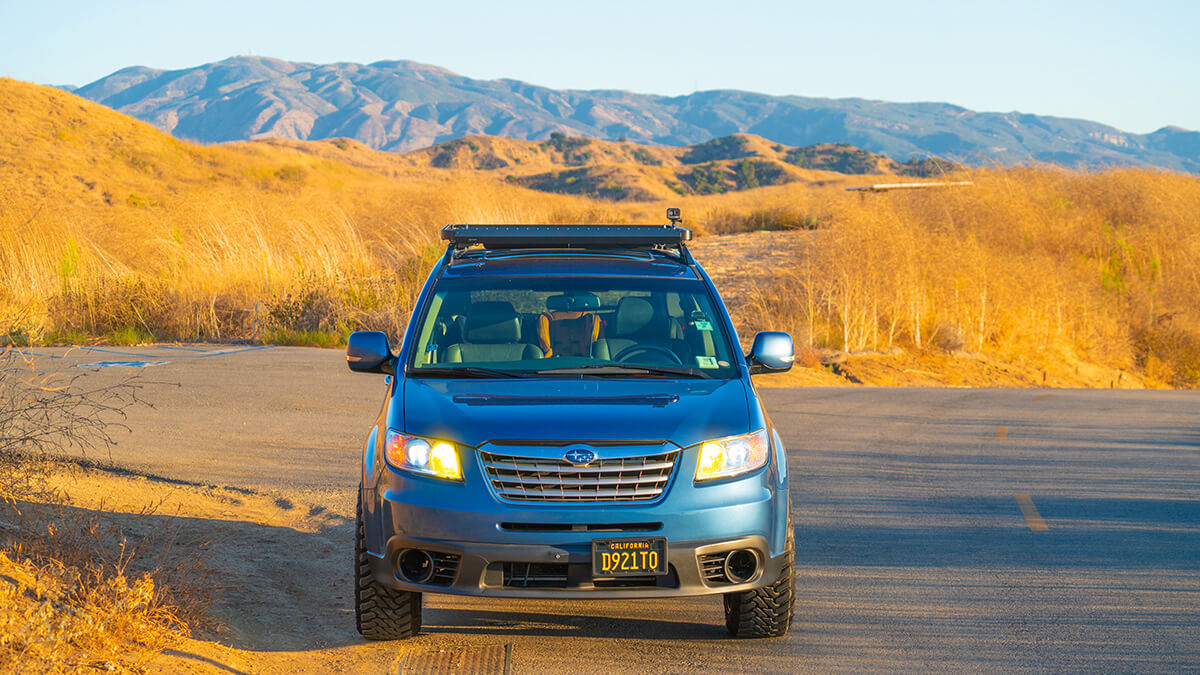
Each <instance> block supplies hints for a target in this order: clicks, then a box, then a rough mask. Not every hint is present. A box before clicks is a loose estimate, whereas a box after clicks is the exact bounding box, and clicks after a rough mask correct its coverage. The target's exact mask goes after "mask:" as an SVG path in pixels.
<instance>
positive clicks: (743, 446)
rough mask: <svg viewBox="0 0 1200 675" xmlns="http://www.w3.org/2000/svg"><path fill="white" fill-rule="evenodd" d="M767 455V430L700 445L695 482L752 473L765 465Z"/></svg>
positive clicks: (768, 451) (768, 452) (768, 450)
mask: <svg viewBox="0 0 1200 675" xmlns="http://www.w3.org/2000/svg"><path fill="white" fill-rule="evenodd" d="M769 456H770V449H769V444H768V443H767V431H766V429H763V430H762V431H756V432H754V433H752V434H746V435H745V436H731V437H729V438H720V439H717V440H715V441H707V442H705V443H703V444H701V445H700V461H699V462H697V464H696V481H697V482H699V481H702V480H713V479H716V478H728V477H730V476H736V475H738V474H742V473H746V472H748V471H754V470H755V469H758V468H761V467H762V466H764V465H765V464H766V463H767V458H768V457H769Z"/></svg>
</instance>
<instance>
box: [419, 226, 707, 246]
mask: <svg viewBox="0 0 1200 675" xmlns="http://www.w3.org/2000/svg"><path fill="white" fill-rule="evenodd" d="M691 238H692V231H691V230H689V229H687V228H686V227H680V226H679V225H675V224H671V225H447V226H446V227H444V228H442V239H444V240H446V241H448V242H450V245H451V246H452V247H454V248H455V249H457V250H461V249H465V248H468V247H470V246H473V245H475V244H478V245H480V246H483V247H484V248H486V249H505V248H525V249H528V248H679V249H682V248H683V243H684V242H685V241H688V240H690V239H691Z"/></svg>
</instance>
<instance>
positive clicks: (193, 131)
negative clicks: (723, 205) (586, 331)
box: [74, 56, 1200, 172]
mask: <svg viewBox="0 0 1200 675" xmlns="http://www.w3.org/2000/svg"><path fill="white" fill-rule="evenodd" d="M74 91H75V92H76V93H78V94H79V95H81V96H84V97H86V98H89V99H91V100H93V101H97V102H99V103H103V104H104V105H107V106H109V107H112V108H115V109H116V110H119V111H121V112H124V113H126V114H128V115H132V116H134V117H137V118H139V119H142V120H145V121H148V122H150V123H151V124H154V125H155V126H157V127H158V128H160V129H162V130H165V131H167V132H169V133H171V134H173V135H175V136H176V137H178V138H183V139H189V140H197V141H202V142H206V143H213V142H222V141H231V140H247V139H254V138H266V137H271V138H290V139H300V140H317V139H324V138H333V137H347V138H353V139H355V140H357V141H360V142H362V143H364V144H365V145H367V146H369V147H372V148H376V149H382V150H389V151H399V152H403V151H408V150H415V149H419V148H425V147H428V146H431V145H435V144H437V143H440V142H444V141H447V140H453V139H456V138H461V137H464V136H471V135H491V136H503V137H508V138H515V139H525V140H544V139H547V138H548V137H549V135H550V134H551V133H554V132H558V133H562V134H565V135H568V136H583V137H588V138H594V139H599V140H609V141H619V140H622V139H624V140H629V141H634V142H638V143H648V144H656V145H668V146H678V145H688V144H694V143H702V142H705V141H708V140H711V139H713V138H719V137H722V136H728V135H730V134H735V133H749V134H755V135H758V136H762V137H764V138H767V139H769V140H770V141H772V142H775V143H782V144H785V145H791V146H808V145H815V144H823V143H847V144H850V145H854V146H856V147H860V148H863V149H865V150H868V151H870V152H874V153H877V154H882V155H886V156H888V157H890V158H892V159H895V160H899V161H905V160H908V159H910V158H912V157H929V156H934V157H944V158H947V159H951V160H954V161H957V162H961V163H964V164H967V165H972V166H979V165H994V164H997V163H999V164H1004V165H1013V164H1024V163H1031V162H1037V163H1042V162H1044V163H1053V164H1060V165H1063V166H1068V167H1074V168H1081V167H1089V168H1096V167H1105V166H1154V167H1161V168H1167V169H1174V170H1182V171H1190V172H1200V132H1195V131H1187V130H1184V129H1178V128H1174V127H1164V128H1163V129H1159V130H1158V131H1155V132H1154V133H1151V134H1144V135H1143V134H1133V133H1126V132H1123V131H1121V130H1119V129H1115V128H1113V127H1110V126H1107V125H1104V124H1099V123H1096V122H1090V121H1086V120H1077V119H1065V118H1057V117H1047V116H1039V115H1030V114H1023V113H1018V112H1009V113H992V112H975V111H971V110H967V109H965V108H961V107H959V106H955V105H950V104H947V103H889V102H885V101H872V100H865V99H823V98H806V97H801V96H767V95H764V94H757V93H752V92H745V91H731V90H726V91H703V92H696V93H693V94H689V95H686V96H674V97H669V96H656V95H651V94H636V93H630V92H625V91H608V90H601V91H578V90H555V89H549V88H546V87H539V86H536V85H533V84H529V83H525V82H521V81H517V80H510V79H501V80H476V79H472V78H468V77H465V76H462V75H458V74H456V73H453V72H451V71H449V70H446V69H443V68H438V67H435V66H429V65H424V64H420V63H414V62H411V61H380V62H376V63H372V64H366V65H364V64H354V63H333V64H312V63H295V62H290V61H284V60H280V59H272V58H265V57H249V56H239V57H234V58H230V59H226V60H224V61H219V62H216V63H210V64H205V65H202V66H197V67H194V68H185V69H181V70H170V71H164V70H157V69H154V68H147V67H143V66H135V67H130V68H125V69H122V70H119V71H117V72H115V73H113V74H111V75H108V76H106V77H104V78H101V79H99V80H97V81H95V82H92V83H90V84H87V85H85V86H82V87H79V88H78V89H75V90H74Z"/></svg>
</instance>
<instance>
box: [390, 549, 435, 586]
mask: <svg viewBox="0 0 1200 675" xmlns="http://www.w3.org/2000/svg"><path fill="white" fill-rule="evenodd" d="M396 567H397V569H399V570H400V576H402V577H404V580H405V581H409V582H412V583H414V584H423V583H425V582H426V581H429V580H430V579H432V578H433V558H432V557H430V555H429V553H428V552H426V551H421V550H418V549H415V548H410V549H408V550H407V551H401V552H400V555H399V557H397V558H396Z"/></svg>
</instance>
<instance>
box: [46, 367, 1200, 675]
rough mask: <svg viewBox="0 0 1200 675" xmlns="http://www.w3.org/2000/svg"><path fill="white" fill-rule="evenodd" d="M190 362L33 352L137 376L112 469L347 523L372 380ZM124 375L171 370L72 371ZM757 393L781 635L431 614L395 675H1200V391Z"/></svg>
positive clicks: (707, 610)
mask: <svg viewBox="0 0 1200 675" xmlns="http://www.w3.org/2000/svg"><path fill="white" fill-rule="evenodd" d="M106 349H107V348H106ZM195 349H196V351H185V350H183V349H165V348H111V350H110V351H109V352H98V351H93V350H71V351H68V350H63V349H47V350H33V352H31V353H36V354H38V355H39V360H38V362H37V364H36V368H38V369H39V370H42V371H57V372H59V373H62V374H70V373H76V372H85V373H87V375H86V377H88V378H94V379H93V380H92V381H105V380H106V379H109V378H111V379H119V378H121V377H124V376H127V375H129V374H131V373H134V372H137V373H139V382H140V384H141V386H142V387H143V389H142V394H143V397H144V398H146V399H147V400H148V401H150V402H151V403H153V405H154V407H153V408H142V409H138V410H135V411H133V412H132V414H131V416H130V418H129V420H128V424H129V426H130V427H131V429H132V430H133V431H132V433H130V434H127V435H122V436H119V440H120V444H119V445H118V446H117V447H116V448H114V449H113V451H112V459H113V461H114V462H116V463H117V464H119V465H122V466H125V467H129V468H133V469H136V470H140V471H145V472H148V473H152V474H157V475H163V476H167V477H171V478H174V479H179V480H186V481H194V482H199V483H206V484H216V485H231V486H237V487H244V488H252V489H256V490H263V491H267V492H286V493H290V494H296V493H300V494H307V495H310V496H311V498H312V499H314V500H322V499H323V500H326V501H327V502H329V503H330V504H331V505H332V506H334V507H336V508H338V509H341V510H343V511H345V510H346V509H347V508H349V509H351V511H352V506H350V505H351V502H350V499H351V495H352V493H353V487H354V485H355V484H356V483H357V462H358V453H359V452H360V449H361V445H362V440H363V438H364V436H365V433H366V430H367V428H368V427H369V425H370V423H371V421H372V420H373V419H374V417H375V415H376V414H377V412H378V409H379V405H380V403H381V401H382V396H383V392H384V384H383V379H382V377H378V376H364V375H352V374H351V373H349V372H348V371H347V370H346V368H345V362H344V358H343V356H342V355H341V353H339V352H334V351H320V350H308V349H290V348H267V349H255V350H250V351H240V352H236V353H234V351H233V350H236V349H239V348H236V347H220V348H217V347H199V348H195ZM218 352H222V353H218ZM127 360H133V361H151V362H156V361H162V362H165V363H159V364H157V365H151V366H146V367H140V368H136V367H135V368H130V367H125V366H107V367H96V366H88V367H85V368H80V367H79V366H81V365H86V364H95V363H98V362H119V361H127ZM763 396H764V397H765V400H766V402H767V405H768V409H769V411H770V412H771V414H772V417H773V419H774V421H775V423H776V424H777V425H778V426H779V428H780V430H781V433H782V436H783V438H784V441H785V443H786V444H787V447H788V456H789V460H788V461H789V471H790V476H791V485H792V499H793V504H794V519H795V525H796V533H797V541H798V552H797V565H796V579H797V584H798V596H797V602H796V613H797V614H796V622H795V624H794V627H793V628H792V631H791V632H790V634H789V635H788V636H787V637H785V638H782V639H778V640H770V641H740V640H731V639H727V638H726V637H725V633H724V628H723V627H722V625H721V623H722V622H721V607H720V601H719V600H717V599H711V598H710V599H696V600H680V601H671V602H655V601H629V602H621V601H605V602H600V601H590V602H565V601H553V602H550V601H503V602H500V601H489V600H479V599H458V598H453V597H450V596H429V595H427V596H426V611H425V625H426V627H425V635H423V636H422V637H421V638H419V642H418V643H416V645H417V646H418V647H419V649H418V652H417V653H415V654H409V655H408V656H406V657H405V661H404V664H407V665H404V664H402V665H401V668H402V669H405V668H407V669H408V670H417V669H419V665H420V664H421V663H423V661H422V660H421V659H425V658H442V659H444V658H447V657H448V656H456V657H459V658H465V659H471V658H474V659H477V660H483V661H488V660H489V659H490V661H488V662H491V663H496V664H502V663H503V662H504V661H505V660H507V662H508V663H509V664H510V670H511V672H542V671H551V670H556V671H559V672H595V671H597V670H599V671H613V670H628V671H639V672H660V671H661V672H695V671H716V672H828V671H872V672H879V671H896V670H899V671H918V672H928V671H972V672H975V671H1004V672H1011V671H1053V672H1061V671H1075V670H1086V671H1104V672H1113V671H1118V672H1200V392H1163V391H1096V390H1048V389H1023V390H1014V389H894V388H870V387H843V388H815V389H764V390H763ZM348 533H349V529H348V528H346V532H345V533H342V532H339V533H338V535H337V536H339V537H345V538H346V539H347V541H346V542H345V545H346V547H347V550H349V546H350V545H351V542H350V541H349V538H348ZM248 554H249V553H248ZM346 597H349V596H348V594H347V595H346ZM338 602H343V603H344V601H340V600H339V601H338ZM348 630H351V631H352V626H350V627H349V629H348ZM347 644H350V640H349V638H348V639H347ZM430 655H434V656H430ZM460 662H461V661H460ZM429 663H432V661H430V662H429Z"/></svg>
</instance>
